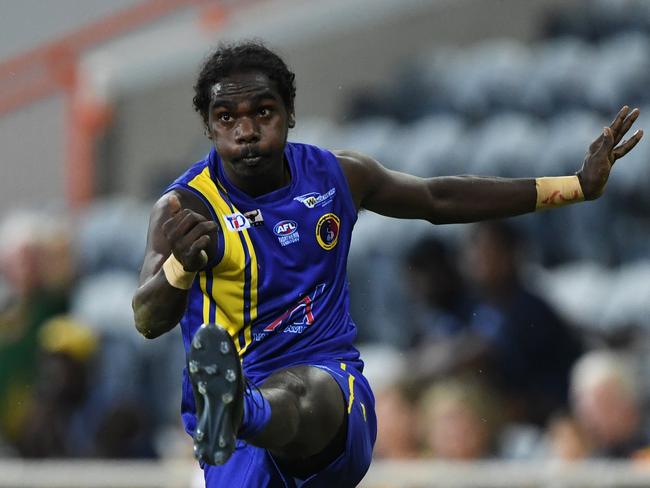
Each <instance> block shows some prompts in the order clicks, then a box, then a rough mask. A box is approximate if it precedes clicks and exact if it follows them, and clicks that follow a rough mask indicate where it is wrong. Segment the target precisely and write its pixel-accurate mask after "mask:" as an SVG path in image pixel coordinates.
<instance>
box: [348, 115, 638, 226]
mask: <svg viewBox="0 0 650 488" xmlns="http://www.w3.org/2000/svg"><path fill="white" fill-rule="evenodd" d="M638 116H639V110H638V109H634V110H632V111H630V109H629V108H628V107H627V106H626V107H623V108H622V109H621V110H620V112H619V113H618V115H617V116H616V118H615V119H614V121H613V122H612V124H611V125H610V126H609V127H605V128H604V129H603V133H602V134H601V135H600V136H599V137H598V138H597V139H596V140H595V141H594V142H593V143H592V144H591V145H590V146H589V150H588V152H587V155H586V157H585V160H584V163H583V165H582V168H581V169H580V171H578V172H577V173H576V178H574V179H575V187H571V188H569V189H568V190H567V189H566V188H562V187H561V186H560V187H559V189H558V190H557V191H555V188H554V187H553V185H558V184H560V179H558V180H557V181H556V180H555V179H553V178H551V179H548V178H546V179H545V178H538V179H533V178H527V179H510V178H496V177H479V176H449V177H447V176H445V177H434V178H419V177H417V176H412V175H407V174H404V173H399V172H397V171H392V170H389V169H387V168H385V167H383V166H382V165H381V164H379V163H378V162H377V161H375V160H374V159H372V158H369V157H368V156H365V155H362V154H359V153H354V152H349V151H340V152H337V153H336V155H337V158H338V160H339V162H340V164H341V167H342V168H343V171H344V172H345V175H346V177H347V180H348V183H349V185H350V189H351V191H352V196H353V198H354V200H355V203H356V205H357V208H359V209H360V208H366V209H368V210H371V211H374V212H377V213H379V214H382V215H386V216H389V217H399V218H411V219H425V220H428V221H430V222H432V223H434V224H448V223H462V222H477V221H480V220H486V219H493V218H502V217H511V216H514V215H520V214H524V213H528V212H532V211H534V210H535V209H537V208H542V207H552V206H559V205H561V204H566V203H571V202H573V201H580V200H582V199H586V200H593V199H595V198H598V197H599V196H600V195H601V194H602V193H603V191H604V189H605V184H606V183H607V179H608V178H609V173H610V171H611V168H612V165H613V164H614V162H615V161H616V160H617V159H619V158H622V157H623V156H625V155H626V154H627V153H628V152H629V151H630V150H631V149H632V148H633V147H634V146H635V145H636V144H637V143H638V142H639V140H640V139H641V137H642V136H643V131H641V130H637V131H636V132H635V133H634V134H633V135H632V137H630V138H629V139H628V140H626V141H624V142H623V143H621V144H620V145H618V144H619V142H620V141H621V139H622V138H623V136H624V135H625V134H626V133H627V132H628V131H629V129H630V127H631V126H632V124H633V123H634V121H635V120H636V119H637V117H638ZM565 183H566V180H562V184H563V185H565ZM569 183H570V184H573V182H572V181H569ZM569 190H570V191H569Z"/></svg>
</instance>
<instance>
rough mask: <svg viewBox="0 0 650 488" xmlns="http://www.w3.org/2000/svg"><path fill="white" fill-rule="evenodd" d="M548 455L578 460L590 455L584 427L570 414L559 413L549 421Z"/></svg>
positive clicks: (563, 459) (559, 458)
mask: <svg viewBox="0 0 650 488" xmlns="http://www.w3.org/2000/svg"><path fill="white" fill-rule="evenodd" d="M547 438H548V439H547V442H548V454H547V455H548V457H550V458H551V459H557V460H562V461H578V460H580V459H584V458H585V457H587V456H588V455H589V450H590V448H589V443H588V440H587V437H586V435H585V432H584V431H583V429H582V427H581V426H580V425H578V423H577V422H576V421H575V420H574V419H573V418H572V417H571V416H570V415H558V416H556V417H554V418H553V419H552V420H551V422H550V423H549V427H548V432H547Z"/></svg>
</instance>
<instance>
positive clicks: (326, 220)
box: [316, 213, 341, 251]
mask: <svg viewBox="0 0 650 488" xmlns="http://www.w3.org/2000/svg"><path fill="white" fill-rule="evenodd" d="M340 230H341V219H339V218H338V217H337V216H336V215H334V214H333V213H326V214H325V215H323V216H322V217H321V218H320V219H318V223H317V224H316V240H317V241H318V244H319V245H320V247H322V248H323V249H325V250H326V251H329V250H331V249H334V246H336V243H337V242H338V241H339V231H340Z"/></svg>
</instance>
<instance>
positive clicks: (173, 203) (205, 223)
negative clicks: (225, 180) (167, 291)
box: [162, 194, 219, 272]
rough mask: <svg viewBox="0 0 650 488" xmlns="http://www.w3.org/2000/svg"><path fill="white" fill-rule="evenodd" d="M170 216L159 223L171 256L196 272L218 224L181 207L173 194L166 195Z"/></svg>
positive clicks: (214, 239) (204, 260)
mask: <svg viewBox="0 0 650 488" xmlns="http://www.w3.org/2000/svg"><path fill="white" fill-rule="evenodd" d="M167 205H168V209H167V210H168V212H169V215H171V217H170V218H169V219H167V220H166V221H165V222H164V223H163V225H162V231H163V233H164V234H165V237H166V238H167V240H168V241H169V245H170V247H171V249H172V253H173V254H174V257H176V259H177V260H178V261H180V263H181V264H182V265H183V268H184V269H185V271H191V272H196V271H200V270H201V269H203V267H204V266H205V265H206V264H207V262H208V257H207V256H208V254H211V253H210V252H209V251H208V250H209V249H210V248H212V247H214V246H216V244H217V229H218V227H219V226H218V224H217V223H216V222H215V221H213V220H208V219H206V218H205V217H204V216H203V215H201V214H199V213H197V212H194V211H193V210H190V209H188V208H182V207H181V202H180V200H179V199H178V197H177V196H176V195H173V194H172V195H170V196H169V198H168V199H167Z"/></svg>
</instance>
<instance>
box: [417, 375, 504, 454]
mask: <svg viewBox="0 0 650 488" xmlns="http://www.w3.org/2000/svg"><path fill="white" fill-rule="evenodd" d="M496 398H497V397H496V395H495V394H494V392H492V391H490V389H488V388H487V387H486V386H485V385H484V384H482V383H481V382H478V381H476V380H467V379H460V378H455V379H448V380H445V381H442V382H440V383H437V384H435V385H434V386H431V387H430V388H429V389H428V390H427V391H426V392H425V393H424V394H423V396H422V400H421V402H420V412H419V413H420V427H421V428H420V431H421V433H422V436H423V441H424V445H425V452H426V453H427V454H430V455H432V456H433V457H435V458H439V459H452V460H465V461H467V460H472V459H482V458H487V457H492V456H494V455H496V440H497V433H498V431H499V428H500V426H501V418H500V415H499V412H500V408H499V402H498V400H497V399H496Z"/></svg>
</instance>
